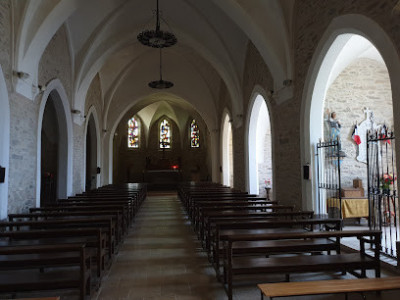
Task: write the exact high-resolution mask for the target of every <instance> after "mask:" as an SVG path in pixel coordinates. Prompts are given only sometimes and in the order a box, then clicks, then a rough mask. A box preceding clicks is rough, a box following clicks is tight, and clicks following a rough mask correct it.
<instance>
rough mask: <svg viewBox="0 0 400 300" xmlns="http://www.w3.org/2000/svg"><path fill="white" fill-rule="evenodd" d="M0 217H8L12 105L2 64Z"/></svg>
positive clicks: (0, 97) (0, 75) (0, 91)
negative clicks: (9, 100)
mask: <svg viewBox="0 0 400 300" xmlns="http://www.w3.org/2000/svg"><path fill="white" fill-rule="evenodd" d="M0 128H1V130H0V167H1V168H3V169H2V170H0V171H1V172H0V177H1V178H0V179H1V180H0V219H4V218H6V217H7V206H8V171H9V154H10V105H9V102H8V93H7V86H6V82H5V80H4V76H3V71H2V69H1V66H0ZM3 175H4V178H3Z"/></svg>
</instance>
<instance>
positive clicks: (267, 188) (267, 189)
mask: <svg viewBox="0 0 400 300" xmlns="http://www.w3.org/2000/svg"><path fill="white" fill-rule="evenodd" d="M265 190H266V191H267V200H269V191H270V190H271V188H270V187H266V188H265Z"/></svg>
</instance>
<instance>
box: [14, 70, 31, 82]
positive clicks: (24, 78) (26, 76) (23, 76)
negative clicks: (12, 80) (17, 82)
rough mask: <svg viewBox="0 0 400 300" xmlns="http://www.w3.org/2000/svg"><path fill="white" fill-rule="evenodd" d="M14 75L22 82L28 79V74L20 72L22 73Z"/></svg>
mask: <svg viewBox="0 0 400 300" xmlns="http://www.w3.org/2000/svg"><path fill="white" fill-rule="evenodd" d="M14 74H15V76H17V77H18V78H19V79H22V80H26V79H28V78H29V77H30V76H29V74H28V73H26V72H22V71H16V72H14Z"/></svg>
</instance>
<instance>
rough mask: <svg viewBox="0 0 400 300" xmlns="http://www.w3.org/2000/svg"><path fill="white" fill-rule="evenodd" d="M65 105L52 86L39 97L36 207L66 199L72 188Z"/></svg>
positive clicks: (68, 120)
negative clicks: (41, 99) (58, 199)
mask: <svg viewBox="0 0 400 300" xmlns="http://www.w3.org/2000/svg"><path fill="white" fill-rule="evenodd" d="M57 82H58V81H57ZM55 83H56V82H53V83H51V84H49V86H50V87H51V86H52V85H53V84H55ZM49 86H48V87H49ZM64 96H65V95H64ZM65 106H66V104H65V103H64V101H63V100H62V98H61V96H60V94H59V93H58V91H57V90H55V89H52V90H51V91H50V92H49V93H46V94H45V95H44V96H43V102H42V104H41V108H40V111H41V113H40V115H39V134H38V137H39V139H38V142H39V143H40V144H39V145H38V150H39V152H38V155H39V157H40V159H38V163H39V165H38V167H39V176H40V177H39V179H38V184H39V193H40V194H39V197H38V200H39V202H38V203H37V204H38V205H40V206H43V205H46V204H48V203H51V202H52V201H55V199H57V198H66V197H68V196H69V195H70V193H71V190H72V162H71V161H72V153H71V152H72V137H71V131H72V129H71V126H72V120H71V118H68V115H66V110H67V109H68V107H65Z"/></svg>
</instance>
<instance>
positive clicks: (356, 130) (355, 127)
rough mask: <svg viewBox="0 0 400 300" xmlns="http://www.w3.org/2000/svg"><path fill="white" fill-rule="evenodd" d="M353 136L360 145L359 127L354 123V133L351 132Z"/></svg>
mask: <svg viewBox="0 0 400 300" xmlns="http://www.w3.org/2000/svg"><path fill="white" fill-rule="evenodd" d="M351 138H352V139H353V141H354V142H355V143H356V144H357V145H360V144H361V138H360V136H359V135H358V129H357V125H354V129H353V133H352V134H351Z"/></svg>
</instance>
